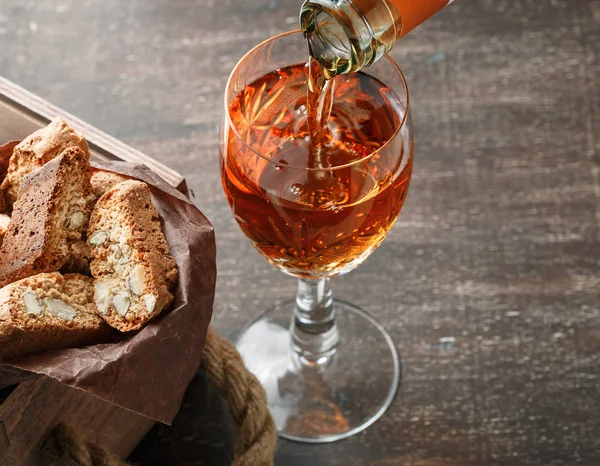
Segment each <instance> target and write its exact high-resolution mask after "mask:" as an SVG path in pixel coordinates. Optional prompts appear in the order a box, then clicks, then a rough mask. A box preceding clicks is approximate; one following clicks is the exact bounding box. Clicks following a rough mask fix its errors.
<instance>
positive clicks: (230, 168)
mask: <svg viewBox="0 0 600 466" xmlns="http://www.w3.org/2000/svg"><path fill="white" fill-rule="evenodd" d="M307 58H308V52H307V45H306V42H305V40H304V38H303V36H302V34H301V33H300V32H298V31H294V32H289V33H284V34H281V35H278V36H276V37H273V38H271V39H268V40H266V41H265V42H263V43H261V44H260V45H258V46H256V47H255V48H253V49H252V50H251V51H250V52H248V53H247V54H246V55H245V56H244V57H243V58H242V59H241V60H240V61H239V63H238V64H237V65H236V67H235V68H234V70H233V72H232V73H231V76H230V78H229V81H228V83H227V88H226V91H225V116H224V119H223V124H222V128H221V140H220V156H221V157H220V162H221V175H222V182H223V188H224V190H225V194H226V196H227V199H228V202H229V204H230V207H231V209H232V212H233V215H234V217H235V219H236V220H237V222H238V223H239V225H240V227H241V229H242V230H243V232H244V233H245V234H246V236H247V237H248V238H249V239H250V240H251V241H252V243H253V245H254V246H255V247H256V249H257V250H258V251H259V252H260V253H261V254H262V255H263V256H264V257H265V258H266V259H267V260H268V261H269V262H270V263H271V264H273V265H274V266H275V267H277V268H278V269H280V270H281V271H283V272H284V273H286V274H288V275H292V276H295V277H297V278H298V289H297V294H296V298H295V299H294V300H291V301H289V302H284V303H281V304H278V305H276V306H275V307H273V308H272V309H270V310H268V311H266V312H264V313H262V314H260V315H258V316H257V317H256V318H254V320H252V322H250V324H249V325H248V326H247V327H246V329H245V330H244V331H243V333H242V334H241V336H240V337H239V339H238V341H237V347H238V350H239V351H240V353H241V354H242V357H243V359H244V361H245V363H246V365H247V366H248V368H249V370H250V371H251V372H253V373H254V374H255V375H256V376H257V377H258V379H259V380H260V381H261V383H262V384H263V386H264V388H265V390H266V393H267V398H268V403H269V407H270V409H271V413H272V414H273V417H274V419H275V423H276V425H277V428H278V432H279V433H280V435H281V436H282V437H285V438H288V439H292V440H297V441H302V442H309V443H325V442H331V441H335V440H339V439H342V438H345V437H348V436H350V435H353V434H355V433H357V432H360V431H361V430H363V429H365V428H366V427H368V426H369V425H371V424H372V423H373V422H375V421H376V420H377V419H378V418H379V417H381V415H382V414H383V413H384V412H385V410H386V409H387V408H388V407H389V405H390V404H391V402H392V400H393V398H394V396H395V394H396V392H397V389H398V385H399V381H400V374H401V372H400V363H399V358H398V354H397V352H396V349H395V347H394V344H393V343H392V340H391V338H390V337H389V335H388V334H387V333H386V332H385V330H384V329H383V328H382V326H381V325H380V324H379V323H378V322H377V321H376V320H375V319H374V318H373V317H372V316H371V315H370V314H368V313H367V312H366V311H364V310H362V309H360V308H358V307H356V306H354V305H352V304H349V303H347V302H344V301H339V300H337V299H333V298H332V292H331V288H330V278H332V277H334V276H336V275H340V274H343V273H347V272H349V271H350V270H352V269H354V268H355V267H357V266H358V265H360V264H361V263H362V262H363V261H364V260H365V259H366V258H367V257H368V256H369V255H370V254H371V253H372V252H373V250H374V249H375V248H376V247H377V246H379V244H380V243H381V242H382V241H383V239H384V238H385V236H386V233H387V231H388V230H389V229H390V228H391V227H392V225H393V223H394V222H395V220H396V218H397V216H398V214H399V213H400V210H401V208H402V205H403V203H404V200H405V198H406V194H407V191H408V186H409V183H410V176H411V172H412V161H413V135H412V126H411V121H410V116H409V111H408V89H407V86H406V81H405V79H404V76H403V75H402V73H401V71H400V69H399V68H398V66H397V65H396V63H395V62H394V61H393V60H392V59H391V58H389V57H386V58H385V59H381V60H380V61H378V62H377V63H375V64H373V65H372V66H371V67H370V68H368V69H366V70H365V71H364V72H360V73H357V74H354V75H340V76H337V77H335V78H334V79H335V83H334V84H335V91H334V99H333V107H332V110H331V117H330V119H329V124H328V127H327V131H326V135H327V137H326V138H325V143H324V144H325V145H324V146H323V147H321V149H319V151H315V148H314V147H313V146H312V145H311V141H310V137H309V134H310V132H309V129H308V123H307V97H306V95H307V94H306V89H307V77H308V68H307V65H306V63H307ZM274 286H275V285H274ZM368 288H369V284H368V283H365V284H364V292H365V293H367V292H368ZM375 298H376V297H375Z"/></svg>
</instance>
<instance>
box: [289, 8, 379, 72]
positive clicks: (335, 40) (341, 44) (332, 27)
mask: <svg viewBox="0 0 600 466" xmlns="http://www.w3.org/2000/svg"><path fill="white" fill-rule="evenodd" d="M359 24H364V18H363V17H362V16H361V14H360V12H359V11H357V10H356V9H354V7H353V5H352V4H351V2H347V1H341V2H335V3H333V2H327V4H326V5H323V4H321V2H320V0H309V1H306V2H304V5H303V6H302V10H301V12H300V25H301V27H302V33H303V34H304V37H305V38H306V40H307V42H308V46H309V49H310V54H311V56H312V57H313V58H315V59H316V60H317V61H318V62H319V63H320V64H321V66H322V67H323V71H324V73H325V75H326V77H327V78H328V79H331V78H332V77H333V76H336V75H338V74H345V73H351V72H356V71H358V70H360V69H361V68H362V67H363V66H364V64H365V62H366V61H367V60H366V56H367V55H368V52H369V50H370V43H371V38H370V37H361V34H360V29H361V28H357V25H359ZM362 30H369V28H362Z"/></svg>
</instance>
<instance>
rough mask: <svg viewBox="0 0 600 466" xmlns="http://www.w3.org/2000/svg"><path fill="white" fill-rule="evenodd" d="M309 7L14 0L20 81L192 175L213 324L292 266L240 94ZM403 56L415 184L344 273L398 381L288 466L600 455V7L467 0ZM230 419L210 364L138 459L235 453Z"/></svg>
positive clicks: (5, 56)
mask: <svg viewBox="0 0 600 466" xmlns="http://www.w3.org/2000/svg"><path fill="white" fill-rule="evenodd" d="M300 3H301V2H300V0H294V1H292V0H236V1H234V0H221V1H215V0H128V1H122V0H52V1H50V0H47V1H35V0H1V1H0V74H2V75H4V76H5V77H7V78H9V79H11V80H13V81H15V82H16V83H18V84H20V85H22V86H24V87H26V88H28V89H29V90H31V91H33V92H35V93H37V94H39V95H40V96H42V97H44V98H46V99H48V100H50V101H51V102H53V103H55V104H58V105H59V106H61V107H64V108H65V109H66V110H68V111H70V112H72V113H73V114H75V115H77V116H79V117H81V118H83V119H84V120H87V121H88V122H90V123H91V124H93V125H96V126H98V127H99V128H101V129H103V130H105V131H106V132H108V133H110V134H112V135H114V136H116V137H118V138H121V139H122V140H124V141H125V142H127V143H130V144H131V145H133V146H134V147H136V148H138V149H140V150H142V151H143V152H146V153H147V154H149V155H151V156H153V157H156V158H157V159H159V160H160V161H161V162H163V163H166V164H168V165H170V166H171V167H173V168H175V169H176V170H179V171H180V172H181V173H183V174H185V175H186V176H187V178H188V183H189V185H190V187H191V188H192V189H193V190H194V192H195V194H196V202H197V204H198V205H199V206H200V207H201V208H202V209H203V210H204V212H205V213H206V214H207V215H208V217H209V218H210V219H211V220H212V222H213V223H214V225H215V228H216V232H217V238H218V247H219V264H218V266H219V283H218V292H217V300H216V305H215V317H214V324H215V326H216V328H217V329H218V331H220V332H221V333H222V334H224V335H226V336H229V337H233V336H234V335H236V333H237V332H238V331H239V330H240V329H241V328H242V326H243V325H244V323H245V322H247V321H248V320H249V319H250V318H251V317H252V316H253V315H255V314H256V313H257V312H259V311H260V310H262V309H265V308H266V307H268V306H270V304H271V303H272V302H273V301H274V300H281V299H285V298H288V297H290V296H291V295H292V294H293V293H294V281H293V280H292V279H290V278H286V277H285V276H283V275H282V274H280V273H278V272H276V271H275V270H274V269H273V268H272V267H270V266H269V265H267V263H266V262H264V261H263V260H261V259H260V258H259V256H258V254H257V253H256V252H255V251H254V250H253V248H252V247H251V246H250V244H249V243H248V241H247V240H245V238H244V237H243V235H242V233H241V232H240V231H239V229H238V228H237V226H236V224H235V223H234V220H233V218H232V217H231V215H230V212H229V210H228V208H227V206H226V203H225V199H224V197H223V194H222V191H221V187H220V181H219V174H218V163H217V139H218V126H219V119H220V116H221V113H222V91H223V88H224V84H225V81H226V79H227V76H228V74H229V72H230V70H231V69H232V67H233V66H234V64H235V62H236V61H237V60H238V59H239V58H240V57H241V55H242V54H243V53H244V52H245V51H247V50H248V49H249V48H250V47H251V46H252V45H253V44H255V43H257V42H259V41H260V40H262V39H265V38H267V37H268V36H271V35H273V34H275V33H278V32H281V31H284V30H288V29H292V28H295V27H296V24H297V20H296V17H297V13H298V9H299V7H300ZM393 55H394V57H395V58H396V59H397V60H398V61H399V63H400V64H401V66H402V68H403V69H404V71H405V73H406V75H407V78H408V81H409V85H410V87H411V91H412V99H413V100H412V112H413V119H414V123H415V128H416V147H417V150H416V166H415V173H414V182H413V185H412V188H411V194H410V196H409V200H408V202H407V204H406V207H405V209H404V211H403V212H402V214H401V216H400V220H399V222H398V224H397V225H396V227H395V228H394V229H393V231H392V232H391V233H390V236H389V239H388V240H387V241H386V242H385V243H384V244H383V246H382V247H381V248H380V249H379V250H378V251H377V252H376V253H375V254H374V255H373V256H372V258H370V259H369V260H368V261H367V262H366V263H365V264H364V265H363V266H362V267H360V268H359V269H358V270H357V271H355V272H353V273H352V274H350V275H349V276H347V277H343V278H340V279H337V280H336V281H335V282H334V286H335V292H336V293H337V295H338V296H340V297H343V298H344V299H346V300H351V301H354V302H355V303H357V304H359V305H362V306H364V307H366V308H367V309H369V310H370V311H371V312H372V313H373V314H374V315H375V316H377V317H378V318H379V319H380V320H381V322H382V323H383V324H384V326H385V327H386V328H387V329H388V331H389V332H390V333H391V335H392V336H393V337H394V339H395V341H396V343H397V344H398V347H399V349H400V351H401V353H402V360H403V364H404V380H403V384H402V387H401V390H400V395H399V396H398V398H397V399H396V401H395V403H394V404H393V406H392V408H391V409H390V411H389V412H388V413H387V414H386V415H385V416H384V418H383V419H382V420H381V421H380V422H378V423H377V424H376V425H374V426H372V427H371V428H370V429H368V430H367V431H366V432H364V433H362V434H360V435H357V436H356V437H354V438H352V439H350V440H347V441H343V442H339V443H336V444H332V445H325V446H307V445H299V444H295V443H290V442H285V441H281V442H280V444H279V450H278V455H277V464H278V465H285V466H300V465H306V464H311V465H312V466H320V465H336V466H358V465H374V466H375V465H376V466H396V465H403V466H442V465H443V466H450V465H452V466H480V465H486V466H487V465H506V466H509V465H510V466H518V465H571V464H582V465H589V466H592V465H598V464H600V295H599V292H600V204H599V203H600V179H599V176H600V80H599V78H598V76H599V75H600V2H599V1H598V0H553V1H549V0H459V1H458V2H456V3H455V4H454V5H453V6H452V7H451V8H448V9H447V11H445V12H443V13H442V14H440V15H439V16H437V17H436V18H435V19H433V20H432V21H430V22H429V23H428V24H426V25H424V26H423V27H422V28H420V29H419V30H418V31H415V32H414V33H413V34H411V35H410V36H409V37H407V38H406V39H405V40H403V42H402V44H401V45H400V46H398V47H397V48H396V49H395V50H394V51H393ZM207 408H209V409H208V411H207ZM223 417H225V414H224V412H223V410H222V409H221V407H220V405H219V403H218V401H216V397H215V396H214V394H211V390H210V388H209V387H207V386H206V384H205V383H204V381H203V380H202V379H201V377H200V378H199V379H198V380H196V381H195V382H194V384H193V385H192V386H191V388H190V390H189V392H188V395H187V398H186V401H185V404H184V407H183V409H182V411H181V413H180V415H179V416H178V418H177V419H176V421H175V424H174V426H173V427H172V428H165V427H161V428H156V429H155V430H154V431H153V432H152V433H151V434H150V436H149V437H148V438H147V439H146V441H145V442H144V443H143V444H142V445H141V446H140V447H139V448H138V450H137V451H136V452H135V454H134V455H133V458H132V459H133V460H134V461H136V462H137V464H140V465H163V464H164V465H167V464H168V465H171V464H173V465H188V464H195V465H211V466H218V465H225V464H228V461H229V460H230V457H231V453H230V451H231V436H230V434H229V430H228V429H227V428H226V427H224V424H223V422H222V420H221V419H222V418H223Z"/></svg>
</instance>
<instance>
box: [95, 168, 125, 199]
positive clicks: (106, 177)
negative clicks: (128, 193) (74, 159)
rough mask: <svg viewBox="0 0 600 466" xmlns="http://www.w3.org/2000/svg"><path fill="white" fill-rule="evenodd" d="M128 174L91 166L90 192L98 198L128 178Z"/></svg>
mask: <svg viewBox="0 0 600 466" xmlns="http://www.w3.org/2000/svg"><path fill="white" fill-rule="evenodd" d="M130 179H131V178H129V177H128V176H125V175H121V174H119V173H113V172H108V171H106V170H101V169H99V168H92V169H91V171H90V183H91V184H92V193H93V194H94V196H95V197H96V199H100V197H102V195H103V194H104V193H105V192H106V191H108V190H109V189H110V188H112V187H113V186H116V185H118V184H119V183H122V182H123V181H127V180H130Z"/></svg>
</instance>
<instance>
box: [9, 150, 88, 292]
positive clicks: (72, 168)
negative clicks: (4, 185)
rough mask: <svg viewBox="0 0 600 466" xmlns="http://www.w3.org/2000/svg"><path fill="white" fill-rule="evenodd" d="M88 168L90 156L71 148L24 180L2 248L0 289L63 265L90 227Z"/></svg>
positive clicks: (53, 270)
mask: <svg viewBox="0 0 600 466" xmlns="http://www.w3.org/2000/svg"><path fill="white" fill-rule="evenodd" d="M89 168H90V164H89V158H88V155H87V154H86V153H84V152H83V151H82V150H81V149H79V148H78V147H72V148H70V149H67V150H65V151H64V152H63V153H62V154H61V155H60V156H58V157H57V158H55V159H53V160H51V161H50V162H48V163H47V164H46V165H45V166H44V167H43V168H41V169H40V170H37V171H35V172H33V173H30V174H29V175H27V176H26V177H25V179H24V180H23V183H22V184H21V189H20V191H19V199H18V200H17V202H16V203H15V206H14V210H13V215H12V217H11V219H10V223H9V224H8V229H7V231H6V234H5V236H4V242H3V243H2V246H1V247H0V287H2V286H5V285H7V284H8V283H11V282H14V281H16V280H20V279H21V278H25V277H30V276H32V275H36V274H38V273H42V272H55V271H57V270H59V269H60V268H61V267H62V266H63V265H64V264H65V262H66V261H67V259H68V257H69V250H70V245H71V244H72V243H74V242H76V241H79V240H81V234H82V231H83V230H84V229H85V228H86V227H87V224H88V220H89V213H90V210H91V187H90V172H89Z"/></svg>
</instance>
